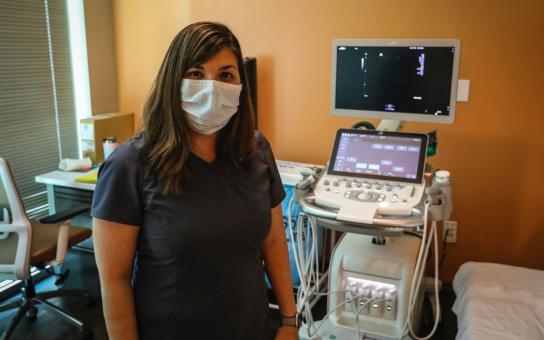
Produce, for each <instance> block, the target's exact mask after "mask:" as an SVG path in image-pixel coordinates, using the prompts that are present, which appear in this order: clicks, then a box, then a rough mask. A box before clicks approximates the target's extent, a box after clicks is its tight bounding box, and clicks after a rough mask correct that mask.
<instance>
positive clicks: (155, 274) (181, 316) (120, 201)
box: [91, 132, 285, 340]
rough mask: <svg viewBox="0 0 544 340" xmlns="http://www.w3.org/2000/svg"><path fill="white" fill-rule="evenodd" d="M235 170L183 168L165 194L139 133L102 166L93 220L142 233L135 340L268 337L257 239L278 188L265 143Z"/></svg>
mask: <svg viewBox="0 0 544 340" xmlns="http://www.w3.org/2000/svg"><path fill="white" fill-rule="evenodd" d="M256 146H257V148H256V152H255V153H254V154H253V155H252V156H251V157H250V159H249V160H248V164H247V165H248V167H247V168H245V170H240V169H237V168H234V167H232V166H229V165H227V164H226V163H225V162H223V161H222V160H220V159H216V160H214V161H213V162H211V163H208V162H206V161H204V160H202V159H200V158H199V157H197V156H196V155H194V154H190V156H189V159H188V161H187V164H186V166H187V170H188V174H189V175H188V176H187V177H185V178H184V179H183V181H182V190H183V194H181V195H168V196H165V195H163V194H162V193H161V191H162V188H163V185H162V184H161V182H160V181H159V180H158V179H157V178H156V177H155V176H153V175H152V174H151V173H150V169H149V167H148V164H147V162H146V152H145V148H144V140H143V137H142V136H141V135H139V136H136V137H135V138H133V139H131V140H130V141H128V142H126V143H124V144H122V145H120V146H119V147H118V148H117V149H116V150H115V151H114V152H113V153H112V154H111V155H110V157H108V159H107V160H106V161H105V162H104V163H103V164H102V166H101V167H100V171H99V176H98V183H97V185H96V190H95V193H94V198H93V208H92V213H91V215H92V216H93V217H96V218H100V219H104V220H108V221H113V222H118V223H124V224H130V225H135V226H139V227H140V231H139V234H138V243H137V249H136V257H135V259H134V270H133V277H132V284H133V287H134V300H135V305H136V317H137V322H138V332H139V336H140V339H161V340H167V339H258V340H261V339H267V338H270V334H269V333H270V330H269V319H268V300H267V293H266V286H265V282H264V267H263V261H262V248H261V247H262V242H263V240H264V239H265V238H266V236H267V235H268V231H269V229H270V222H271V209H272V208H273V207H275V206H277V205H278V204H280V203H281V201H282V200H283V198H284V197H285V191H284V189H283V185H282V183H281V180H280V176H279V172H278V169H277V167H276V163H275V160H274V155H273V154H272V150H271V148H270V145H269V143H268V141H267V140H266V139H265V138H264V136H262V135H261V134H260V133H258V132H257V133H256Z"/></svg>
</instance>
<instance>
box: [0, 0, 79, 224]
mask: <svg viewBox="0 0 544 340" xmlns="http://www.w3.org/2000/svg"><path fill="white" fill-rule="evenodd" d="M66 1H69V0H42V1H36V0H0V156H1V157H3V158H5V159H7V160H8V162H9V163H10V165H11V168H12V171H13V175H14V177H15V182H16V184H17V187H18V189H19V193H20V195H21V197H22V199H23V203H24V205H25V208H26V210H27V212H28V214H29V215H30V216H31V217H32V216H40V215H42V214H43V212H44V211H46V210H47V195H46V193H45V188H44V186H43V184H37V183H35V181H34V177H35V176H36V175H39V174H42V173H45V172H48V171H52V170H54V169H56V168H57V166H58V163H59V161H60V159H61V158H77V157H78V146H77V143H78V142H77V122H76V113H75V104H74V91H73V82H72V72H71V64H70V46H69V31H68V13H67V6H66Z"/></svg>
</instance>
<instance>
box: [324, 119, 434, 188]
mask: <svg viewBox="0 0 544 340" xmlns="http://www.w3.org/2000/svg"><path fill="white" fill-rule="evenodd" d="M426 152H427V135H424V134H415V133H401V132H382V131H372V130H354V129H340V130H338V132H337V134H336V139H335V142H334V148H333V152H332V156H331V161H330V163H329V168H328V173H329V174H332V175H341V176H353V177H361V178H374V179H382V180H393V181H401V182H410V183H421V182H422V177H423V170H424V165H425V155H426Z"/></svg>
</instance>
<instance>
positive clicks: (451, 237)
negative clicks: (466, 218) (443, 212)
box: [442, 221, 457, 243]
mask: <svg viewBox="0 0 544 340" xmlns="http://www.w3.org/2000/svg"><path fill="white" fill-rule="evenodd" d="M446 231H447V232H448V233H447V236H446ZM442 239H445V241H446V242H448V243H455V242H457V222H456V221H444V234H443V236H442Z"/></svg>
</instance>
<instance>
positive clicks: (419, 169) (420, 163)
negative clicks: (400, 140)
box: [327, 129, 428, 183]
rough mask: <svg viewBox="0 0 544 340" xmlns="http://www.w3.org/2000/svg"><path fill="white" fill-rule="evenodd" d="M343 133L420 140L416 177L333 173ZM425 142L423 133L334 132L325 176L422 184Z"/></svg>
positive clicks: (425, 136) (426, 137) (356, 130)
mask: <svg viewBox="0 0 544 340" xmlns="http://www.w3.org/2000/svg"><path fill="white" fill-rule="evenodd" d="M344 132H346V133H355V134H360V135H379V136H390V137H405V138H420V139H421V145H422V147H423V150H421V151H420V153H419V160H418V164H417V177H416V178H405V177H393V176H383V175H372V174H364V173H363V174H362V173H356V172H345V171H335V170H334V164H335V162H336V155H337V153H338V145H339V144H340V139H341V136H342V133H344ZM427 140H428V136H427V135H426V134H423V133H409V132H393V131H378V130H361V129H338V131H336V137H335V139H334V146H333V148H332V152H331V158H330V160H329V166H328V167H327V174H328V175H333V176H343V177H357V178H365V179H377V180H381V181H386V182H387V181H390V182H405V183H423V173H424V170H425V159H426V156H427Z"/></svg>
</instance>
